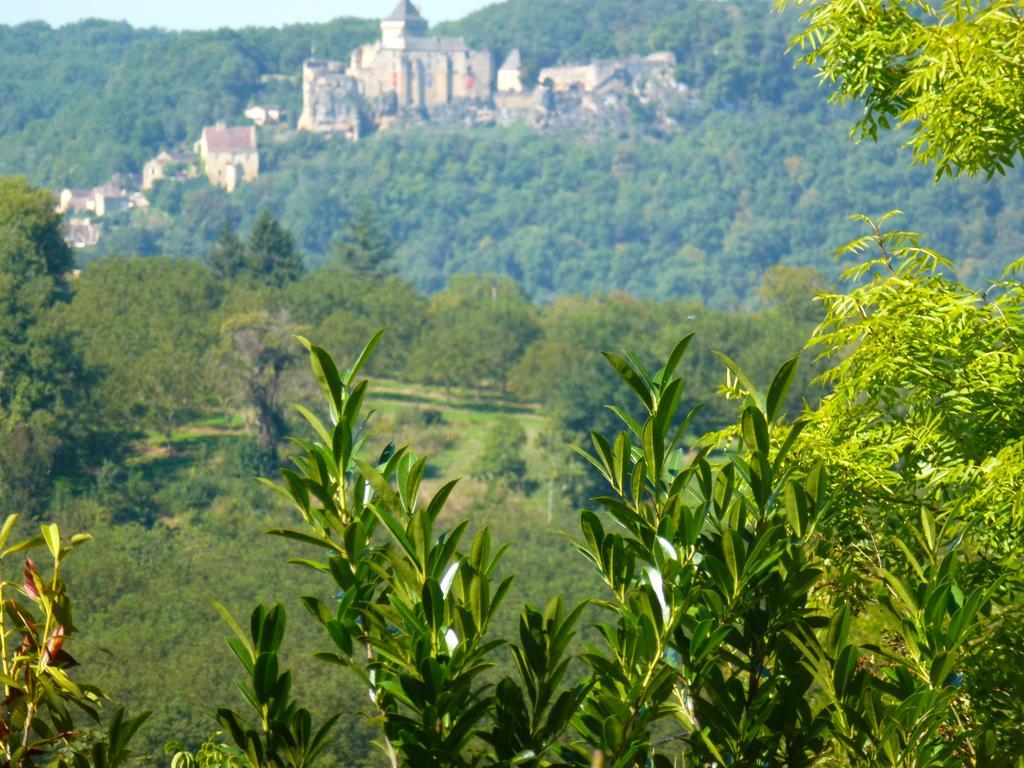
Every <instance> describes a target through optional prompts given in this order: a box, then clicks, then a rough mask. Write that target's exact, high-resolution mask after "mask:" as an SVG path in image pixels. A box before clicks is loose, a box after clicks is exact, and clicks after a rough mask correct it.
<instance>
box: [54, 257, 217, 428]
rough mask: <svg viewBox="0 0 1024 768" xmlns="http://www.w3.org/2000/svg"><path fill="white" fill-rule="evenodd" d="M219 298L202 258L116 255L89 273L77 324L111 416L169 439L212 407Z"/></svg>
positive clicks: (79, 289) (79, 291)
mask: <svg viewBox="0 0 1024 768" xmlns="http://www.w3.org/2000/svg"><path fill="white" fill-rule="evenodd" d="M220 296H221V293H220V289H219V287H218V286H217V284H216V283H215V281H214V279H213V276H212V275H211V274H210V271H209V270H208V269H207V268H206V267H205V266H203V265H202V264H201V263H199V262H196V261H185V260H181V259H169V258H165V257H152V258H146V259H140V258H128V259H125V258H111V259H105V260H103V261H101V262H97V263H96V264H93V265H91V266H90V267H89V268H88V269H86V270H84V271H83V273H82V276H81V278H80V279H79V281H78V284H77V286H76V290H75V296H74V300H73V302H72V305H71V308H70V322H71V325H72V327H73V328H74V330H75V331H76V333H77V334H78V337H79V339H80V343H81V348H82V350H83V354H84V356H85V359H86V361H87V362H88V363H89V365H90V366H93V367H95V368H96V369H97V370H98V371H99V372H101V374H102V375H103V386H102V390H101V391H102V405H103V408H104V410H105V412H106V413H107V415H108V418H110V419H112V420H114V421H116V422H117V423H119V424H121V425H122V427H123V428H126V429H140V428H141V429H155V430H158V431H159V432H160V433H161V434H163V435H164V436H165V437H167V438H168V439H170V436H171V434H172V432H173V430H174V428H175V427H176V426H178V425H180V424H181V423H182V422H183V421H184V420H185V419H187V418H190V417H192V416H194V415H195V414H196V413H197V412H200V411H201V410H202V409H203V408H204V407H205V405H206V404H207V403H208V402H209V398H210V396H211V392H212V387H213V379H214V377H215V373H214V372H212V371H211V370H210V369H209V366H208V365H207V355H208V353H209V351H210V350H211V349H212V348H213V346H214V343H215V341H216V338H217V327H216V325H217V323H216V316H215V311H216V310H217V307H218V306H219V303H220Z"/></svg>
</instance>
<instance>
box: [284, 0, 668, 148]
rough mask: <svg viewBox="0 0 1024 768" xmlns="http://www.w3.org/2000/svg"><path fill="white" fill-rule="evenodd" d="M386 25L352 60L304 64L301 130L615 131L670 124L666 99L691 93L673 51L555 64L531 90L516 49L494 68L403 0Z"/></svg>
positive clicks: (488, 58)
mask: <svg viewBox="0 0 1024 768" xmlns="http://www.w3.org/2000/svg"><path fill="white" fill-rule="evenodd" d="M380 29H381V36H380V40H378V41H377V42H375V43H370V44H367V45H363V46H361V47H359V48H357V49H356V50H355V51H353V52H352V56H351V60H350V61H349V62H348V64H347V65H346V64H345V63H344V62H340V61H320V60H317V59H315V58H311V59H309V60H307V61H306V62H305V64H304V65H303V68H302V115H301V116H300V118H299V122H298V128H299V130H302V131H311V132H314V133H337V134H341V135H344V136H346V137H347V138H349V139H350V140H352V141H357V140H358V139H359V138H361V137H362V136H363V135H364V134H366V133H368V132H372V131H375V130H385V129H387V128H389V127H391V126H393V125H401V124H414V123H421V122H433V123H439V124H448V125H486V124H495V123H500V124H508V123H513V122H525V123H529V124H531V125H533V126H534V127H536V128H554V127H559V126H565V127H573V128H611V129H614V128H616V127H621V125H622V124H623V121H629V120H630V119H631V117H633V116H635V115H637V114H641V113H642V114H643V116H644V120H645V121H647V122H653V123H656V124H658V125H659V126H660V127H661V128H670V127H672V126H674V124H675V121H674V120H672V118H671V117H670V116H669V114H668V113H669V107H670V106H671V105H672V103H673V102H674V101H675V100H677V99H679V98H680V97H683V96H686V94H687V90H686V87H685V86H683V85H681V84H680V83H678V82H677V81H676V78H675V57H674V56H673V55H672V54H671V53H659V54H654V55H651V56H647V57H631V58H628V59H624V60H620V61H597V62H591V63H590V64H586V65H582V66H566V67H549V68H546V69H543V70H541V72H540V76H539V78H538V82H537V84H536V85H535V86H533V87H532V88H531V87H528V85H527V84H526V83H525V82H524V67H523V60H522V56H521V54H520V52H519V51H518V50H513V51H511V52H510V53H509V54H508V56H507V57H506V58H505V60H504V63H503V64H502V65H501V66H500V67H498V68H497V69H495V66H494V58H493V56H492V54H491V52H490V51H488V50H482V51H476V50H472V49H470V48H469V46H468V45H466V42H465V41H464V40H463V39H462V38H438V37H431V36H429V34H428V29H429V27H428V23H427V21H426V19H424V18H423V16H422V15H421V14H420V11H419V9H418V8H417V7H416V6H415V5H413V3H412V2H411V0H400V1H399V3H398V6H397V7H396V8H395V10H394V11H393V12H392V14H391V15H390V16H388V17H387V18H386V19H383V20H382V21H381V23H380Z"/></svg>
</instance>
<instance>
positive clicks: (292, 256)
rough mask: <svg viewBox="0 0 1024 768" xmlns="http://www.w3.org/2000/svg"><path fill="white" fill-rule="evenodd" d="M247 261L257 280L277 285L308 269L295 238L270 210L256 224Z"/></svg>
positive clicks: (298, 276)
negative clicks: (303, 262) (304, 265)
mask: <svg viewBox="0 0 1024 768" xmlns="http://www.w3.org/2000/svg"><path fill="white" fill-rule="evenodd" d="M246 263H247V266H248V271H249V273H250V274H251V275H252V277H253V278H254V279H255V280H257V281H259V282H263V283H267V284H269V285H274V286H282V285H286V284H287V283H292V282H295V281H296V280H298V279H299V278H300V277H302V274H303V272H305V267H303V264H302V254H301V253H299V251H298V250H297V249H296V247H295V238H294V237H293V236H292V233H291V232H289V231H288V230H287V229H285V228H284V227H282V226H281V224H280V223H279V222H278V220H277V219H276V218H274V216H273V214H271V213H270V212H269V211H264V212H263V213H261V214H260V217H259V218H258V219H256V224H255V225H253V228H252V232H251V233H250V235H249V246H248V249H247V252H246Z"/></svg>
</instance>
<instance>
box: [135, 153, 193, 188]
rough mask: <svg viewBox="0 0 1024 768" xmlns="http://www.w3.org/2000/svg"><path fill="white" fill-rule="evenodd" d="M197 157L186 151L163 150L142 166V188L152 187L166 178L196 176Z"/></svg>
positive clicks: (189, 177)
mask: <svg viewBox="0 0 1024 768" xmlns="http://www.w3.org/2000/svg"><path fill="white" fill-rule="evenodd" d="M194 163H195V157H194V156H193V155H190V154H188V153H186V152H161V153H160V154H159V155H157V156H156V157H154V158H153V159H152V160H149V161H148V162H147V163H146V164H145V165H144V166H142V188H143V189H152V188H153V185H154V184H156V182H158V181H163V180H165V179H191V178H193V177H194V176H195V165H194Z"/></svg>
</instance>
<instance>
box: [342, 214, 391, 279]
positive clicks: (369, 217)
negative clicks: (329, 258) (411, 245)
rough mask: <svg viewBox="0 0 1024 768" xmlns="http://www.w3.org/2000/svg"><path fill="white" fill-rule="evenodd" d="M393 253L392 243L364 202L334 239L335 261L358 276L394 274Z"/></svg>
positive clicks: (387, 275)
mask: <svg viewBox="0 0 1024 768" xmlns="http://www.w3.org/2000/svg"><path fill="white" fill-rule="evenodd" d="M394 256H395V247H394V244H393V243H392V242H391V239H390V238H389V237H388V235H387V232H385V231H384V228H383V226H382V225H381V223H380V220H379V219H378V218H377V215H376V214H375V213H374V211H373V208H371V207H370V206H369V205H368V204H366V205H362V206H360V208H359V210H358V211H357V212H356V214H355V216H353V217H352V219H351V220H350V221H349V222H348V224H347V225H346V226H345V229H344V230H343V232H342V234H341V236H340V237H339V238H337V239H336V240H335V241H334V258H335V261H336V263H337V264H338V265H339V266H341V267H342V268H343V269H346V270H349V271H351V272H354V273H355V274H357V275H360V276H361V277H375V278H381V277H389V276H391V275H393V274H395V271H396V270H395V265H394Z"/></svg>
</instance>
